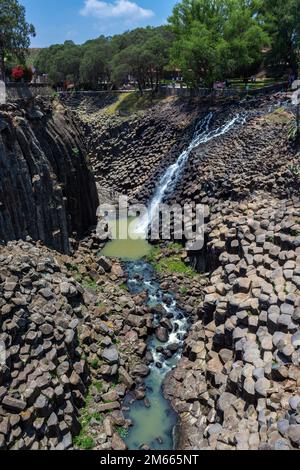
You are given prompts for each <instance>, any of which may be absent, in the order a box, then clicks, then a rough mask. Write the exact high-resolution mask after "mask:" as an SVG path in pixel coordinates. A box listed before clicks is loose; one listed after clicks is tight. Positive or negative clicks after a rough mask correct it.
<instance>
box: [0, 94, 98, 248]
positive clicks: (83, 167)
mask: <svg viewBox="0 0 300 470" xmlns="http://www.w3.org/2000/svg"><path fill="white" fill-rule="evenodd" d="M97 204H98V197H97V191H96V185H95V182H94V179H93V177H92V174H91V173H90V171H89V168H88V166H87V163H86V150H85V145H84V142H83V138H82V135H81V133H80V130H79V128H78V127H77V124H76V121H75V119H74V117H73V115H72V113H71V112H70V111H69V110H68V111H67V110H66V108H64V107H63V106H62V105H61V104H59V103H57V102H55V101H51V100H42V99H37V100H35V102H34V103H32V102H31V103H28V102H27V103H18V104H16V103H14V104H6V105H2V106H1V107H0V241H2V242H7V241H9V240H15V239H24V238H26V236H30V237H32V238H33V239H34V240H41V241H42V242H43V243H45V244H46V245H47V246H49V247H52V248H55V249H56V250H58V251H61V252H68V251H69V248H70V246H69V237H71V236H74V235H75V236H79V237H80V236H82V235H83V234H84V232H85V231H86V230H88V228H89V227H91V226H92V225H95V223H96V210H97Z"/></svg>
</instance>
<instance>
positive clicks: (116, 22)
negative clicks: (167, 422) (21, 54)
mask: <svg viewBox="0 0 300 470" xmlns="http://www.w3.org/2000/svg"><path fill="white" fill-rule="evenodd" d="M20 3H22V4H23V5H24V6H25V7H26V18H27V20H28V21H30V22H31V23H33V24H34V25H35V28H36V32H37V36H36V37H35V38H33V39H32V43H31V46H32V47H45V46H49V45H50V44H57V43H62V42H64V41H65V40H73V41H74V42H76V43H82V42H85V41H86V40H88V39H93V38H96V37H98V36H100V35H101V34H104V35H106V36H108V35H113V34H117V33H122V32H124V31H126V30H128V29H132V28H135V27H138V26H147V25H151V26H157V25H160V24H163V23H165V22H166V20H167V18H168V16H169V15H170V13H171V11H172V8H173V6H174V5H175V4H176V3H177V0H103V1H102V0H20Z"/></svg>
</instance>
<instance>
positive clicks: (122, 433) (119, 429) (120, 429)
mask: <svg viewBox="0 0 300 470" xmlns="http://www.w3.org/2000/svg"><path fill="white" fill-rule="evenodd" d="M116 431H117V433H118V434H119V436H120V437H121V439H123V440H124V439H126V437H127V436H128V429H126V428H123V427H122V426H116Z"/></svg>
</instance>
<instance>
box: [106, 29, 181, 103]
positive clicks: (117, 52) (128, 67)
mask: <svg viewBox="0 0 300 470" xmlns="http://www.w3.org/2000/svg"><path fill="white" fill-rule="evenodd" d="M171 38H172V33H171V32H170V30H169V28H167V27H160V28H151V27H148V28H137V29H135V30H133V31H130V32H127V33H125V34H124V35H120V36H116V37H114V38H113V39H112V50H113V51H114V57H113V59H112V63H111V68H112V80H113V81H115V82H116V84H121V83H123V82H124V81H126V79H127V78H128V76H129V75H131V76H133V77H135V79H136V81H137V84H138V87H139V90H140V93H141V94H143V90H144V89H145V88H146V86H149V87H151V89H152V90H153V91H155V90H157V88H158V85H159V80H160V77H161V75H162V72H163V69H164V67H165V66H166V65H167V64H168V63H169V50H170V45H171V40H172V39H171Z"/></svg>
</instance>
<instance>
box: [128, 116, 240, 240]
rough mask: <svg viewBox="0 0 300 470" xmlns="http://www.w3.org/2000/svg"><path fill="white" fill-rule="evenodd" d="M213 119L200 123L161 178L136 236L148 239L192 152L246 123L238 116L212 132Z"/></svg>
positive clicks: (206, 117) (210, 117)
mask: <svg viewBox="0 0 300 470" xmlns="http://www.w3.org/2000/svg"><path fill="white" fill-rule="evenodd" d="M212 119H213V113H209V114H207V115H206V116H205V117H204V118H203V119H202V120H201V121H200V122H199V123H198V125H197V127H196V129H195V132H194V135H193V138H192V140H191V143H190V145H189V146H188V148H187V149H186V150H184V151H183V152H182V153H181V155H180V156H179V158H178V160H177V162H176V163H174V164H173V165H171V166H170V167H169V168H168V169H167V171H166V172H165V173H164V175H163V176H162V177H161V179H160V181H159V184H158V186H157V189H156V191H155V194H154V196H153V198H152V200H151V203H150V205H149V208H148V212H147V213H146V214H145V216H143V217H142V218H140V220H138V221H137V222H136V226H135V229H134V231H135V232H136V234H138V235H140V237H141V238H142V237H144V238H146V237H147V233H148V227H149V225H150V224H151V222H152V220H153V219H154V218H155V217H156V215H157V213H158V211H159V205H160V204H161V203H162V202H163V200H164V199H165V197H166V195H167V194H168V193H169V194H170V193H171V192H172V191H173V190H174V189H175V187H176V184H177V183H178V181H179V178H180V176H181V174H182V172H183V170H184V167H185V165H186V163H187V161H188V159H189V156H190V154H191V152H192V151H193V150H194V149H195V148H196V147H198V146H199V145H201V144H205V143H207V142H209V141H211V140H213V139H216V138H218V137H220V136H222V135H224V134H226V133H227V132H228V131H230V130H231V129H232V128H233V127H234V126H236V125H237V124H242V123H244V122H245V118H244V117H243V116H241V115H240V114H237V115H236V116H234V117H233V118H232V119H231V120H230V121H228V122H227V123H225V124H224V125H223V126H220V127H218V128H217V129H213V130H210V124H211V121H212Z"/></svg>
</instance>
